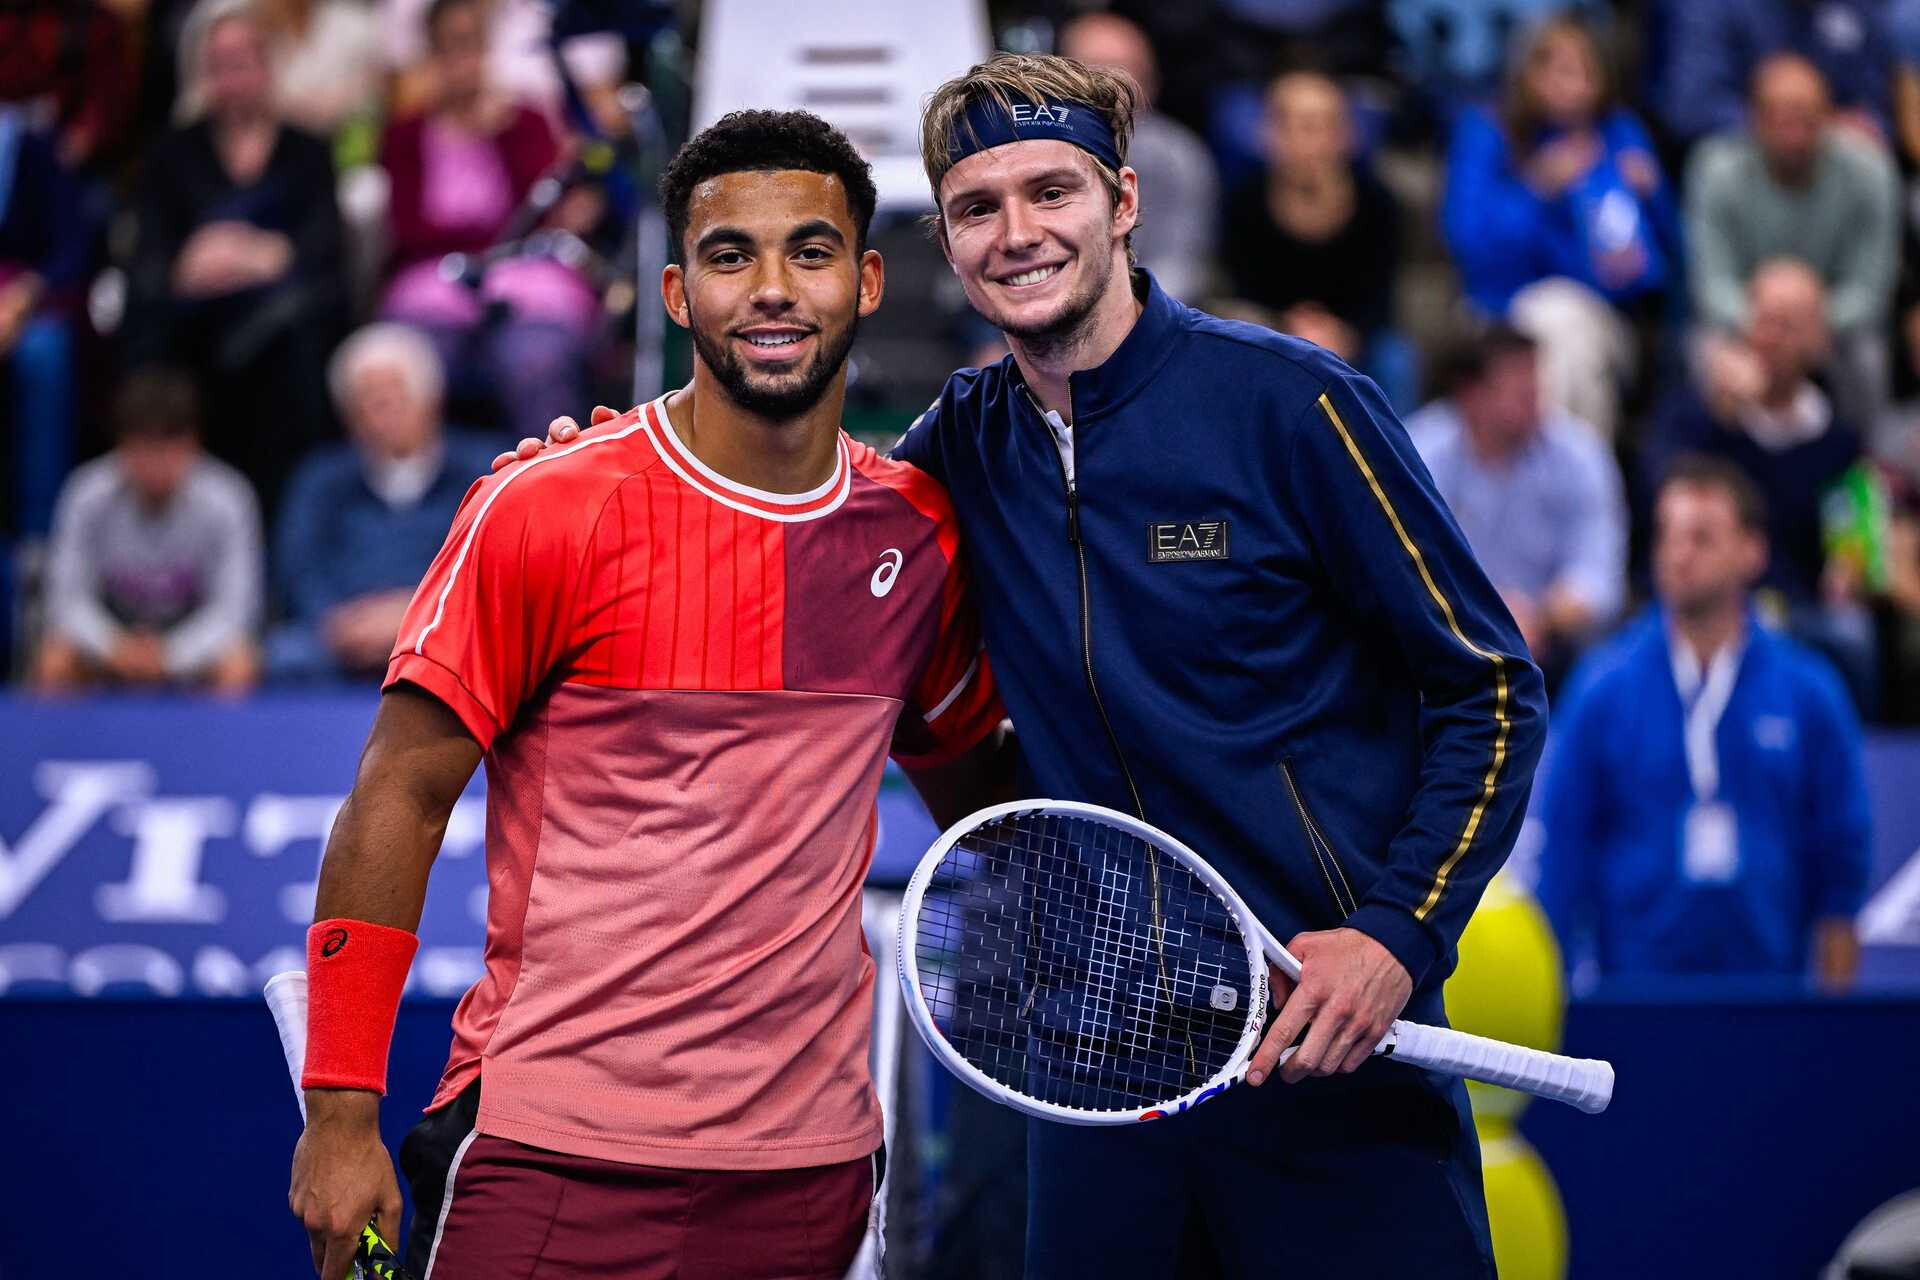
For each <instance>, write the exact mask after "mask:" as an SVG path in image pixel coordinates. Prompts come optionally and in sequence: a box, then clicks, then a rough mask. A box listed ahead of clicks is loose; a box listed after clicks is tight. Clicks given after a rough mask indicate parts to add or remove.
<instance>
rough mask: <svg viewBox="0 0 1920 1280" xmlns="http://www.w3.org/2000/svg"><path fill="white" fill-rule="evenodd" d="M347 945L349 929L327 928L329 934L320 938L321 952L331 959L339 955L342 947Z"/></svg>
mask: <svg viewBox="0 0 1920 1280" xmlns="http://www.w3.org/2000/svg"><path fill="white" fill-rule="evenodd" d="M346 945H347V931H346V930H345V929H329V930H327V936H326V937H325V938H322V939H321V940H320V954H321V955H323V956H325V957H326V958H327V959H329V960H331V959H332V958H333V957H335V956H337V955H339V954H340V949H341V948H342V947H344V946H346Z"/></svg>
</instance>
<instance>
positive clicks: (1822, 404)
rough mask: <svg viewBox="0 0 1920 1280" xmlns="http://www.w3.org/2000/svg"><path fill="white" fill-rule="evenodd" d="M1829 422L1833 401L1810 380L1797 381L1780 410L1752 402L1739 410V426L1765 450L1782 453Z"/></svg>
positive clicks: (1816, 434)
mask: <svg viewBox="0 0 1920 1280" xmlns="http://www.w3.org/2000/svg"><path fill="white" fill-rule="evenodd" d="M1832 425H1833V404H1832V402H1831V401H1829V400H1828V399H1827V396H1826V393H1825V392H1823V391H1822V390H1820V388H1818V387H1816V386H1814V385H1813V384H1812V383H1811V382H1803V383H1801V384H1800V390H1799V391H1797V392H1795V393H1794V397H1793V401H1792V402H1791V403H1790V404H1788V405H1787V407H1786V408H1784V409H1766V408H1762V407H1761V406H1759V405H1753V406H1751V407H1749V408H1747V409H1743V410H1742V411H1741V413H1740V426H1741V428H1742V429H1743V430H1745V431H1746V433H1747V434H1748V435H1749V436H1751V437H1753V442H1754V443H1755V444H1757V445H1759V446H1760V447H1761V448H1762V449H1765V450H1766V451H1767V452H1768V453H1785V452H1786V451H1787V450H1788V449H1792V448H1795V447H1797V446H1799V445H1803V444H1808V443H1810V442H1812V441H1814V440H1818V439H1819V438H1820V437H1821V436H1823V435H1825V434H1827V428H1828V427H1830V426H1832Z"/></svg>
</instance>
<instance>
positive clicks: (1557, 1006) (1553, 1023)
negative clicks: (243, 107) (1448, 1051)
mask: <svg viewBox="0 0 1920 1280" xmlns="http://www.w3.org/2000/svg"><path fill="white" fill-rule="evenodd" d="M1446 1001H1447V1021H1448V1022H1450V1023H1452V1024H1453V1025H1454V1026H1455V1027H1458V1028H1459V1029H1460V1030H1462V1031H1470V1032H1472V1033H1473V1034H1475V1035H1481V1036H1490V1037H1492V1038H1493V1039H1495V1040H1505V1041H1508V1042H1510V1043H1512V1044H1523V1045H1526V1046H1528V1047H1529V1048H1534V1049H1546V1050H1549V1051H1553V1050H1558V1049H1559V1048H1560V1023H1561V1017H1562V1015H1563V1014H1564V1013H1565V1010H1566V988H1565V986H1564V985H1563V983H1562V980H1561V974H1560V948H1559V946H1558V945H1557V944H1556V943H1555V942H1554V940H1553V929H1552V927H1551V926H1549V925H1548V924H1547V916H1546V913H1545V912H1544V911H1542V910H1541V909H1540V904H1539V903H1537V902H1535V901H1534V900H1533V898H1532V896H1531V895H1529V894H1527V893H1526V892H1525V891H1523V890H1521V889H1518V888H1516V887H1514V886H1513V885H1511V884H1510V883H1508V881H1507V878H1506V877H1505V876H1496V877H1495V878H1494V881H1493V883H1492V884H1490V885H1488V886H1487V893H1486V896H1485V897H1484V898H1482V899H1481V900H1480V907H1479V909H1478V910H1476V911H1475V912H1474V913H1473V919H1472V920H1470V921H1468V922H1467V929H1466V932H1465V933H1464V934H1462V935H1461V937H1460V964H1459V967H1458V968H1456V969H1455V970H1454V972H1453V976H1452V977H1451V978H1449V979H1447V988H1446ZM1467 1093H1468V1094H1469V1096H1470V1097H1471V1098H1472V1099H1473V1110H1474V1114H1475V1115H1477V1116H1480V1117H1482V1118H1483V1119H1496V1118H1498V1119H1505V1120H1507V1121H1509V1122H1510V1121H1512V1119H1513V1118H1514V1117H1515V1116H1517V1115H1519V1114H1520V1109H1521V1108H1522V1107H1524V1106H1525V1105H1526V1104H1527V1102H1528V1101H1529V1095H1527V1094H1524V1093H1515V1092H1514V1091H1513V1090H1511V1089H1502V1088H1499V1087H1497V1086H1495V1085H1483V1084H1478V1083H1476V1082H1474V1081H1471V1080H1469V1081H1468V1082H1467Z"/></svg>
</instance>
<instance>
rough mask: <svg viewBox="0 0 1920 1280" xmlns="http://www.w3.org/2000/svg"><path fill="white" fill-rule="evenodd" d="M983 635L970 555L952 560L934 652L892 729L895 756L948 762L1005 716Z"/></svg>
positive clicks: (920, 763)
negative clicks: (970, 577)
mask: <svg viewBox="0 0 1920 1280" xmlns="http://www.w3.org/2000/svg"><path fill="white" fill-rule="evenodd" d="M1006 716H1007V712H1006V708H1005V707H1003V706H1002V705H1001V703H1000V691H999V689H998V687H997V686H996V685H995V684H994V680H993V668H992V666H991V664H990V663H989V662H988V661H987V651H986V648H985V646H984V645H983V644H982V642H981V638H980V619H979V615H978V614H977V613H975V611H974V602H973V591H972V588H971V586H970V584H969V582H968V578H967V566H966V561H965V559H964V558H962V557H961V556H960V555H958V554H957V553H956V554H955V555H954V556H953V558H952V559H951V560H950V561H949V562H948V565H947V581H946V588H945V590H944V591H943V592H942V596H941V602H940V630H939V633H938V635H937V636H936V637H935V639H934V645H933V656H932V658H931V659H930V660H929V661H928V663H927V665H926V668H925V669H924V670H923V671H922V672H921V674H920V678H919V680H918V681H917V682H916V683H915V685H914V688H913V694H912V697H911V699H910V700H909V702H908V704H907V706H906V708H905V710H903V711H902V712H901V714H900V723H899V725H898V727H897V728H896V729H895V730H894V735H893V758H894V759H895V760H897V761H899V762H900V763H901V764H903V765H906V766H908V767H910V768H926V767H930V766H933V765H939V764H945V763H946V762H948V761H949V760H953V759H956V758H957V757H959V756H962V755H965V754H966V753H967V752H968V751H970V750H972V749H973V748H974V747H976V746H978V745H979V744H980V743H981V741H983V740H984V739H985V738H986V737H987V735H988V734H990V733H992V732H993V731H994V730H995V729H996V728H998V727H999V725H1000V722H1001V721H1002V720H1004V719H1006Z"/></svg>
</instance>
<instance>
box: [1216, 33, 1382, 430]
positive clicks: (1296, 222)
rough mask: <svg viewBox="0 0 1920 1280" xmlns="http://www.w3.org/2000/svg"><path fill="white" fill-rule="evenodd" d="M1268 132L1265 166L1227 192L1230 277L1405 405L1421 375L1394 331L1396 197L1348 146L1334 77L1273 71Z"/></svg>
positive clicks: (1349, 132) (1345, 115)
mask: <svg viewBox="0 0 1920 1280" xmlns="http://www.w3.org/2000/svg"><path fill="white" fill-rule="evenodd" d="M1265 143H1266V153H1267V158H1266V171H1265V172H1264V173H1262V174H1260V175H1259V176H1258V177H1256V178H1254V179H1253V180H1251V181H1249V182H1247V183H1245V184H1243V185H1242V186H1240V187H1239V188H1238V189H1236V190H1235V191H1234V193H1233V194H1232V196H1231V197H1230V198H1229V199H1228V201H1227V206H1226V218H1225V230H1224V234H1223V236H1222V239H1221V257H1222V261H1223V264H1224V266H1225V267H1226V273H1227V280H1228V287H1229V289H1230V290H1231V291H1232V293H1233V294H1234V296H1235V297H1236V298H1239V299H1242V300H1244V301H1247V302H1251V303H1254V304H1255V305H1257V306H1260V307H1263V308H1265V309H1266V310H1267V311H1268V312H1270V313H1272V315H1273V316H1274V317H1275V318H1276V323H1277V325H1278V327H1279V328H1281V329H1284V330H1285V331H1286V332H1288V333H1292V334H1295V335H1296V336H1298V337H1302V338H1305V339H1306V340H1307V341H1309V342H1312V343H1314V344H1315V345H1317V346H1322V347H1325V348H1326V349H1327V350H1329V351H1332V352H1333V353H1334V354H1335V355H1338V356H1339V357H1340V358H1341V359H1342V360H1345V361H1346V362H1347V363H1348V364H1351V365H1353V366H1354V367H1355V368H1358V369H1360V370H1362V371H1363V372H1365V373H1367V374H1368V375H1369V376H1371V377H1372V378H1373V380H1374V381H1375V382H1377V383H1379V384H1380V386H1381V388H1382V389H1383V390H1384V391H1385V392H1386V393H1387V398H1388V399H1389V400H1391V401H1393V402H1394V403H1395V404H1396V405H1400V406H1403V407H1404V406H1407V405H1408V402H1409V401H1410V400H1411V399H1412V396H1413V394H1414V385H1415V383H1416V381H1417V375H1416V373H1415V371H1414V368H1413V357H1412V352H1411V348H1410V347H1409V346H1408V344H1407V343H1406V342H1405V340H1404V339H1402V338H1401V337H1400V336H1399V335H1398V334H1397V333H1395V332H1394V331H1393V286H1394V279H1395V275H1396V273H1397V271H1398V268H1399V263H1400V240H1401V227H1400V206H1399V204H1398V203H1397V202H1396V201H1395V200H1394V198H1393V196H1392V195H1391V194H1389V193H1388V191H1387V189H1386V188H1385V187H1383V186H1381V185H1380V183H1379V181H1378V180H1377V179H1376V178H1375V177H1374V176H1373V172H1372V170H1371V169H1370V168H1369V167H1368V166H1367V164H1366V163H1365V162H1364V161H1362V160H1360V159H1359V158H1357V156H1356V155H1355V145H1354V135H1353V124H1352V119H1351V117H1350V114H1349V110H1348V104H1347V98H1346V95H1345V94H1344V93H1343V92H1342V91H1341V89H1340V86H1339V85H1338V84H1336V83H1334V81H1333V80H1332V79H1330V78H1329V77H1327V76H1324V75H1321V74H1319V73H1318V72H1310V71H1293V72H1288V73H1286V74H1283V75H1281V76H1279V77H1277V78H1276V79H1275V80H1274V81H1273V84H1272V85H1271V86H1270V87H1269V89H1268V91H1267V116H1266V128H1265Z"/></svg>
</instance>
